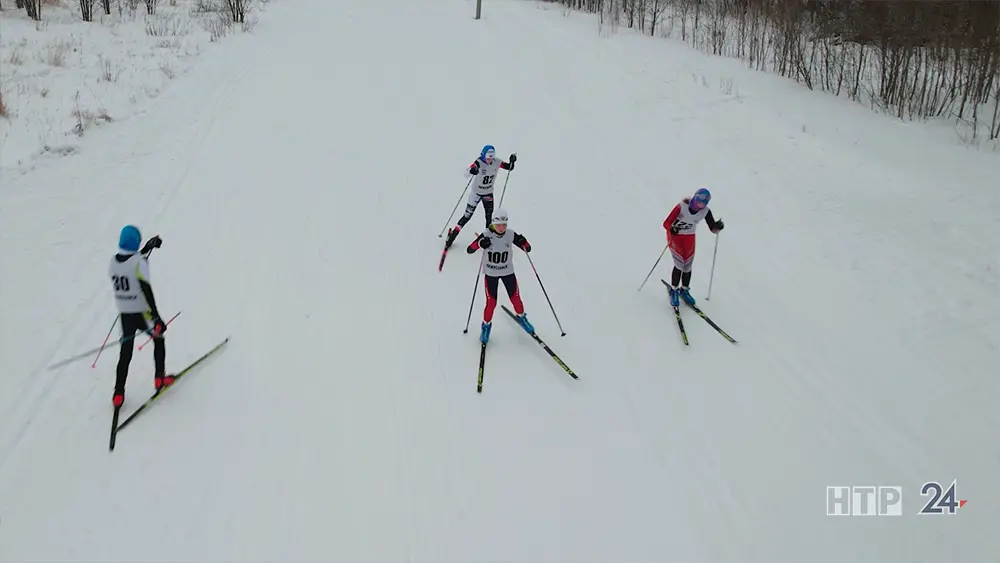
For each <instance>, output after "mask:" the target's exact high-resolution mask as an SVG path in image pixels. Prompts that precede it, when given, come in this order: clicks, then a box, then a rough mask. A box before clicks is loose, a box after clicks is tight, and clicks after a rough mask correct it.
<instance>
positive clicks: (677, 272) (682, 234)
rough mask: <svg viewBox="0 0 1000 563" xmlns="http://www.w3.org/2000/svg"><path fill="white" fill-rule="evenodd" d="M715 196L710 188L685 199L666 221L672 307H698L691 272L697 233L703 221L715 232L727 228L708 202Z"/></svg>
mask: <svg viewBox="0 0 1000 563" xmlns="http://www.w3.org/2000/svg"><path fill="white" fill-rule="evenodd" d="M711 200H712V194H711V193H710V192H709V191H708V190H707V189H706V188H700V189H698V191H696V192H695V193H694V196H693V197H690V198H687V197H686V198H684V199H683V200H681V202H680V203H678V204H677V205H675V206H674V208H673V209H672V210H671V211H670V214H669V215H667V218H666V219H664V220H663V228H664V229H666V230H667V245H668V246H669V247H670V255H671V256H672V257H673V259H674V270H673V272H672V273H671V276H670V284H671V287H670V304H671V305H672V306H674V307H679V306H680V300H681V299H683V300H684V302H685V303H687V304H689V305H694V302H695V300H694V296H692V295H691V270H692V269H693V268H694V251H695V231H697V229H698V223H700V222H701V221H702V220H703V219H704V221H705V222H706V223H708V229H709V230H710V231H712V232H713V233H718V232H719V231H721V230H722V229H723V228H724V227H725V225H724V224H723V222H722V219H716V218H715V217H713V216H712V210H711V209H709V208H708V202H710V201H711Z"/></svg>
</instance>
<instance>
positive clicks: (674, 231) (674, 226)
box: [670, 225, 680, 235]
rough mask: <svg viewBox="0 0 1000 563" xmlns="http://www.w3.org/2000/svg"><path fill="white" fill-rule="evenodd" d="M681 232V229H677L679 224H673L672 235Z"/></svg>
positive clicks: (671, 227)
mask: <svg viewBox="0 0 1000 563" xmlns="http://www.w3.org/2000/svg"><path fill="white" fill-rule="evenodd" d="M679 232H680V231H679V230H678V229H677V226H676V225H671V226H670V234H672V235H676V234H677V233H679Z"/></svg>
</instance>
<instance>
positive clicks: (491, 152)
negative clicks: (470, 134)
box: [479, 145, 497, 162]
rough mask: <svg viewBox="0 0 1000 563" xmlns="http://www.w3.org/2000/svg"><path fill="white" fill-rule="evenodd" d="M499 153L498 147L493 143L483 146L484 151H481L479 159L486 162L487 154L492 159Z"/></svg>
mask: <svg viewBox="0 0 1000 563" xmlns="http://www.w3.org/2000/svg"><path fill="white" fill-rule="evenodd" d="M496 153H497V149H496V147H494V146H493V145H486V146H485V147H483V151H482V152H481V153H479V160H481V161H483V162H486V158H487V156H488V157H489V158H490V159H492V158H493V157H494V156H495V155H496Z"/></svg>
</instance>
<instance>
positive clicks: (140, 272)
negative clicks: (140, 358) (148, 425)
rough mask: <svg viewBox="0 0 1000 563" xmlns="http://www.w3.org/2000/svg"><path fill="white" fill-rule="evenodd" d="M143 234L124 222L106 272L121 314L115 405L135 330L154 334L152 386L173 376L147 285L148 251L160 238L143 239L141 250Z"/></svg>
mask: <svg viewBox="0 0 1000 563" xmlns="http://www.w3.org/2000/svg"><path fill="white" fill-rule="evenodd" d="M141 242H142V235H141V234H140V233H139V229H137V228H136V227H134V226H132V225H126V226H125V227H123V228H122V230H121V235H120V236H119V239H118V254H116V255H115V256H114V258H112V259H111V266H110V268H109V274H110V276H111V281H112V283H113V285H114V292H115V305H117V307H118V313H119V314H120V315H121V326H122V338H128V341H126V342H123V343H122V345H121V351H120V353H119V356H118V373H117V377H116V379H115V392H114V396H113V397H112V399H111V400H112V403H113V404H114V406H116V407H120V406H122V403H124V402H125V380H126V379H128V369H129V364H131V362H132V348H133V345H134V344H135V339H134V338H132V337H133V336H134V335H135V333H136V332H145V333H149V334H151V335H152V337H153V362H154V363H155V366H156V367H155V369H156V371H155V372H154V374H153V385H154V386H155V387H156V389H157V390H158V391H159V390H160V389H163V388H164V387H166V386H168V385H170V384H172V383H173V382H174V381H173V380H174V377H173V376H172V375H171V376H168V375H166V373H165V372H166V360H167V350H166V344H165V342H164V339H163V333H164V332H166V330H167V325H166V323H164V322H163V319H162V317H160V312H159V310H158V309H157V308H156V300H155V299H154V298H153V288H152V286H151V285H150V276H149V262H148V261H147V259H148V258H149V253H150V252H152V251H153V249H154V248H160V245H161V244H163V241H162V240H161V239H160V237H159V235H157V236H154V237H153V238H151V239H149V240H148V241H146V244H145V246H143V248H142V250H141V251H140V250H139V243H141Z"/></svg>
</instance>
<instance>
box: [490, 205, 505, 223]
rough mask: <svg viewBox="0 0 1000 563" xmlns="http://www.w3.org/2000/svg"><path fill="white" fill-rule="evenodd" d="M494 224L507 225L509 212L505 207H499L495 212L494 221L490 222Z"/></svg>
mask: <svg viewBox="0 0 1000 563" xmlns="http://www.w3.org/2000/svg"><path fill="white" fill-rule="evenodd" d="M490 224H492V225H506V224H507V212H506V211H504V210H503V209H497V210H496V211H494V212H493V221H492V222H491V223H490Z"/></svg>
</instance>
